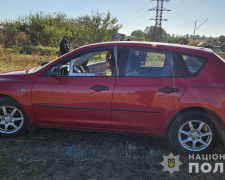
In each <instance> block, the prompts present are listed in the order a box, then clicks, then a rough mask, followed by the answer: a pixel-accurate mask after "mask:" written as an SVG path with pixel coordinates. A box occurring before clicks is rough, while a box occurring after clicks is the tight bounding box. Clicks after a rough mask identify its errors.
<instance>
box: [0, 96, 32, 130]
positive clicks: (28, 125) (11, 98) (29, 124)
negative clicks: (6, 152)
mask: <svg viewBox="0 0 225 180" xmlns="http://www.w3.org/2000/svg"><path fill="white" fill-rule="evenodd" d="M1 99H10V100H12V101H15V102H16V103H18V104H19V105H20V106H21V108H22V109H23V111H24V112H25V110H24V107H23V106H22V104H21V103H20V102H19V101H18V100H17V99H15V98H13V97H12V96H9V95H6V94H0V101H1ZM25 114H26V112H25ZM26 118H27V120H28V121H27V128H28V130H29V132H31V133H32V132H33V131H34V130H35V129H36V127H35V126H34V125H33V123H32V122H31V120H30V118H29V117H28V116H27V114H26Z"/></svg>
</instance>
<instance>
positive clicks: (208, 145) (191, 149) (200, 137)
mask: <svg viewBox="0 0 225 180" xmlns="http://www.w3.org/2000/svg"><path fill="white" fill-rule="evenodd" d="M169 137H170V141H171V143H172V145H173V146H174V147H175V148H176V149H177V150H178V151H180V152H181V153H183V154H202V153H209V152H211V151H212V150H213V149H214V148H215V146H216V145H217V143H218V140H219V138H218V137H219V135H218V131H217V129H216V127H215V125H214V123H212V119H211V118H210V116H208V115H207V114H204V113H199V112H193V113H186V114H183V115H180V116H178V117H177V118H176V119H175V121H174V123H173V124H172V126H171V129H170V133H169Z"/></svg>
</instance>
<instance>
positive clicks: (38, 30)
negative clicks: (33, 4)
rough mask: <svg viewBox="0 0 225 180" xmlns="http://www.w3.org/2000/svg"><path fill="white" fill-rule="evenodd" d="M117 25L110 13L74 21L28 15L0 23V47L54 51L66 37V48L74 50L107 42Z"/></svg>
mask: <svg viewBox="0 0 225 180" xmlns="http://www.w3.org/2000/svg"><path fill="white" fill-rule="evenodd" d="M117 22H118V20H117V18H116V17H113V16H112V14H111V13H110V12H107V13H103V14H101V13H99V12H98V11H97V12H96V13H93V12H92V14H91V15H85V16H82V17H78V18H71V17H70V18H69V17H67V15H66V14H64V13H54V14H45V13H44V12H38V13H35V14H32V13H31V14H30V15H28V16H24V17H19V18H18V19H17V20H15V21H10V22H8V21H5V22H2V23H0V32H1V35H0V43H1V44H3V45H5V47H12V46H14V45H19V46H22V45H27V44H31V45H34V46H37V45H42V46H52V47H58V46H59V42H60V41H61V39H62V37H63V36H64V35H68V36H69V37H70V46H72V47H78V46H82V45H84V44H89V43H95V42H102V41H109V40H111V34H114V33H116V32H117V31H118V30H119V29H120V28H121V27H122V26H121V25H119V24H117ZM2 34H3V35H2Z"/></svg>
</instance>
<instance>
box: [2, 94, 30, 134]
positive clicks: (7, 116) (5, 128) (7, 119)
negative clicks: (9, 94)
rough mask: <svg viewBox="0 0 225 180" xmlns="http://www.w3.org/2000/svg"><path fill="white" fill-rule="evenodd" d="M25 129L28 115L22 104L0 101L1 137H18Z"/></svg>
mask: <svg viewBox="0 0 225 180" xmlns="http://www.w3.org/2000/svg"><path fill="white" fill-rule="evenodd" d="M25 129H26V115H25V112H24V110H23V108H22V107H21V106H20V104H18V103H17V102H16V101H14V100H12V99H8V98H7V99H0V136H3V137H10V136H16V135H18V134H20V133H22V132H23V131H24V130H25Z"/></svg>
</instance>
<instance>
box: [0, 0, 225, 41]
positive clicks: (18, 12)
mask: <svg viewBox="0 0 225 180" xmlns="http://www.w3.org/2000/svg"><path fill="white" fill-rule="evenodd" d="M167 1H168V0H167ZM156 5H157V1H156V0H60V1H59V0H0V21H4V20H6V19H7V20H15V19H17V18H18V17H19V16H25V15H29V14H30V13H32V14H35V13H36V12H40V11H43V12H45V13H46V14H47V13H54V12H62V13H65V14H66V15H67V16H68V17H73V18H76V17H79V16H84V15H90V14H91V11H94V12H96V11H97V10H98V11H99V12H100V13H107V12H108V11H110V12H111V14H112V16H113V17H116V18H117V19H118V23H119V24H121V25H122V26H123V27H122V28H121V29H120V30H119V33H123V34H126V35H128V36H129V35H130V34H131V32H132V31H134V30H142V31H144V30H145V28H146V27H147V26H154V25H155V21H154V20H149V19H151V18H154V17H155V16H156V12H155V11H149V9H152V8H155V7H156ZM164 8H166V9H169V10H171V11H169V12H167V11H164V12H163V17H164V18H165V19H168V20H167V21H162V27H163V28H164V29H165V30H166V32H167V33H169V34H171V35H172V34H175V35H186V34H189V35H191V34H193V32H194V27H195V22H196V28H198V29H197V31H196V34H198V35H200V36H203V35H205V36H207V37H209V36H212V37H218V36H220V35H225V13H224V11H225V10H224V9H225V0H170V1H168V2H164ZM206 20H207V21H206ZM205 21H206V22H205ZM204 22H205V23H204ZM203 23H204V24H203Z"/></svg>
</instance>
